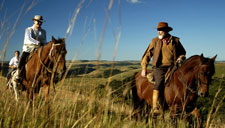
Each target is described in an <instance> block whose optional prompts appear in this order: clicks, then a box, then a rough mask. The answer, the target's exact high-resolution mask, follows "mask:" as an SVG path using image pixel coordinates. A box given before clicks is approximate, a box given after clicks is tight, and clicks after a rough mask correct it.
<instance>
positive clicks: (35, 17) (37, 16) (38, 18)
mask: <svg viewBox="0 0 225 128" xmlns="http://www.w3.org/2000/svg"><path fill="white" fill-rule="evenodd" d="M32 20H33V21H34V20H36V21H40V22H45V21H44V20H43V17H42V16H40V15H35V16H34V18H32Z"/></svg>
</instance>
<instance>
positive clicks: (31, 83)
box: [15, 37, 67, 100]
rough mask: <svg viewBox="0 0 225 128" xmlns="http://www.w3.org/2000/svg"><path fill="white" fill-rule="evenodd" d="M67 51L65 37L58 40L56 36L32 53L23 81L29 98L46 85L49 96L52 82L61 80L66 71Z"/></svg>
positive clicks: (46, 92) (45, 94) (46, 93)
mask: <svg viewBox="0 0 225 128" xmlns="http://www.w3.org/2000/svg"><path fill="white" fill-rule="evenodd" d="M66 53H67V51H66V47H65V39H58V40H56V39H55V38H54V37H52V41H50V42H49V43H47V44H46V45H44V46H42V47H40V48H38V49H37V50H36V51H34V52H33V53H32V57H31V58H30V59H29V60H28V61H27V63H26V65H25V71H24V73H23V80H22V82H21V83H22V87H23V90H26V91H27V97H28V99H30V100H33V94H38V93H39V91H40V88H41V87H44V96H45V99H46V98H47V96H48V94H49V90H50V84H54V83H56V82H58V81H59V80H61V79H62V77H63V75H64V73H65V71H66V64H65V63H66V61H65V56H66ZM18 86H19V85H18ZM20 87H21V85H20ZM53 87H54V86H53ZM15 93H16V92H15Z"/></svg>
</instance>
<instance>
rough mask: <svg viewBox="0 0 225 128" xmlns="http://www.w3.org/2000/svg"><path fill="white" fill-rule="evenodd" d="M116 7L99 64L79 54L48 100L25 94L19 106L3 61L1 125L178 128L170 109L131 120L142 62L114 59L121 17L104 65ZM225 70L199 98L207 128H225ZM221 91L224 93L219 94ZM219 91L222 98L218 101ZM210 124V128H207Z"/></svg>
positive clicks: (222, 67) (182, 126)
mask: <svg viewBox="0 0 225 128" xmlns="http://www.w3.org/2000/svg"><path fill="white" fill-rule="evenodd" d="M84 2H85V0H81V2H80V4H79V5H78V7H77V8H76V9H75V10H74V16H73V17H72V19H71V22H70V24H69V26H68V29H67V32H66V35H65V37H66V38H67V39H68V38H70V36H71V34H72V30H73V26H74V24H75V21H76V19H77V16H78V14H79V12H80V10H81V9H82V5H83V3H84ZM118 2H120V1H118ZM2 3H4V2H2ZM34 5H35V3H34V2H32V3H31V5H30V6H29V7H28V9H27V10H26V11H24V14H23V15H22V16H21V17H19V21H21V20H22V19H23V17H24V15H25V14H26V13H27V12H28V11H29V10H30V9H31V8H32V7H33V6H34ZM112 5H113V0H110V3H109V6H108V8H107V10H106V18H105V22H104V27H103V29H102V33H101V37H100V42H99V46H98V49H97V61H77V60H76V57H77V54H78V52H77V53H76V54H75V55H74V58H73V60H72V61H70V62H68V63H67V67H68V68H69V71H68V75H67V77H66V79H65V81H64V82H63V84H60V83H59V84H57V85H56V93H53V90H51V92H50V96H49V101H48V102H45V101H44V100H43V96H42V91H41V92H40V94H39V95H38V96H37V100H36V101H35V102H33V104H29V103H28V102H27V99H26V98H25V92H23V93H22V94H21V95H20V97H19V98H20V100H19V102H18V103H16V102H15V100H14V97H13V95H12V93H11V91H10V90H6V89H5V88H6V86H5V85H6V78H5V75H6V73H7V68H6V67H7V64H4V63H2V65H1V69H0V70H1V72H2V76H0V94H1V95H0V127H2V128H8V127H35V128H39V127H40V128H42V127H63V128H64V127H65V128H71V127H82V128H83V127H84V128H87V127H104V128H107V127H110V128H111V127H121V128H137V127H138V128H139V127H144V128H145V127H146V128H147V127H155V128H161V127H168V128H173V127H174V125H173V122H172V121H171V120H170V118H169V112H168V111H167V112H166V113H165V117H164V119H158V120H157V121H155V120H153V119H152V118H146V119H144V120H136V119H134V118H132V116H133V115H132V102H131V101H132V100H131V95H130V93H131V92H130V90H129V88H128V87H129V86H128V85H129V84H130V80H131V77H132V75H133V73H134V72H136V71H139V70H140V64H139V62H133V61H123V62H115V61H114V60H115V56H116V51H117V47H118V43H119V39H120V35H121V24H120V23H121V19H120V16H119V24H120V25H119V32H117V33H115V32H114V30H113V28H112V30H113V34H114V38H115V48H114V54H113V61H112V62H109V61H100V59H101V58H100V57H101V48H102V44H103V38H104V32H105V28H106V25H107V22H108V20H109V22H110V18H109V17H110V15H109V13H110V10H111V7H112ZM118 5H119V4H118ZM21 13H22V11H21ZM119 15H120V10H119ZM94 21H95V19H94ZM110 23H111V22H110ZM18 24H19V22H18V21H17V22H15V25H14V26H15V27H13V31H12V32H11V33H10V32H9V38H8V37H7V36H6V37H7V39H5V40H6V41H5V42H4V49H3V50H2V51H3V52H2V54H0V58H1V59H2V62H4V55H5V51H6V47H7V44H8V41H9V39H10V38H11V36H12V35H13V34H14V31H15V29H16V26H18ZM111 24H112V23H111ZM111 26H112V25H111ZM3 28H4V27H3ZM3 31H5V30H3ZM94 34H95V35H97V34H96V33H94ZM0 36H2V35H0ZM4 36H5V35H4ZM85 37H86V34H85V35H84V39H82V43H81V44H80V47H81V46H82V44H83V43H84V40H85ZM96 40H97V39H96ZM80 47H79V48H80ZM78 51H79V50H78ZM224 72H225V64H224V63H216V74H215V75H214V77H213V81H212V84H211V86H210V90H209V91H210V95H209V97H208V98H199V99H198V102H197V103H198V104H197V106H198V107H199V108H200V113H201V116H202V117H203V123H204V126H207V127H208V126H209V127H225V123H224V119H225V117H224V115H225V104H224V103H223V101H224V99H223V98H224V96H225V93H224V92H225V91H224V86H225V85H224V78H221V76H222V74H224ZM219 87H221V88H219ZM220 89H221V91H218V90H220ZM217 92H218V93H217ZM216 93H217V94H218V95H217V96H216V98H215V94H216ZM213 99H214V100H213ZM208 120H209V124H208V125H206V122H207V121H208ZM194 122H195V121H194ZM177 127H179V128H185V127H196V124H195V123H194V124H189V123H188V122H187V121H185V120H182V119H178V126H177Z"/></svg>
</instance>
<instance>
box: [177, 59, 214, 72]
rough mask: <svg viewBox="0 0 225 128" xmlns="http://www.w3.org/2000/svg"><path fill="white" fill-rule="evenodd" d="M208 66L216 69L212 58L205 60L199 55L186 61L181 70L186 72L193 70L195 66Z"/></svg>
mask: <svg viewBox="0 0 225 128" xmlns="http://www.w3.org/2000/svg"><path fill="white" fill-rule="evenodd" d="M203 64H204V65H208V66H210V67H213V68H214V62H213V61H212V60H211V59H210V58H205V57H203V55H202V56H199V55H193V56H191V57H189V58H188V59H187V60H185V61H184V63H183V64H182V65H181V67H180V68H181V69H184V67H185V69H184V72H185V73H186V72H187V71H190V70H192V69H193V68H194V67H195V66H198V65H203Z"/></svg>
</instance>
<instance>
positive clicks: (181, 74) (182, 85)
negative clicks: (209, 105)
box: [132, 54, 216, 126]
mask: <svg viewBox="0 0 225 128" xmlns="http://www.w3.org/2000/svg"><path fill="white" fill-rule="evenodd" d="M215 59H216V56H214V57H213V58H211V59H210V58H205V57H204V56H203V54H201V56H199V55H194V56H191V57H190V58H188V59H187V60H186V61H185V62H184V63H183V64H182V65H181V66H180V67H179V68H178V69H176V70H175V71H174V72H173V74H172V75H171V77H170V78H169V80H167V82H166V83H165V87H164V90H163V91H161V93H162V94H161V98H163V99H164V103H165V104H166V105H165V107H164V108H163V110H166V109H169V110H170V117H171V118H172V119H175V117H176V115H177V114H178V113H181V112H182V113H183V112H186V113H191V114H193V115H194V116H195V117H196V118H197V123H198V126H199V125H200V114H199V112H198V109H197V107H196V100H197V98H198V96H200V97H205V96H207V95H208V88H209V84H210V81H211V78H212V76H213V74H214V73H215V67H214V62H215ZM153 87H154V84H152V83H150V82H149V81H148V79H147V78H146V77H142V76H141V72H138V73H136V74H135V75H134V85H133V88H132V94H133V100H134V110H135V109H138V108H139V103H141V102H143V101H145V102H147V104H148V106H152V95H153ZM182 113H181V114H182Z"/></svg>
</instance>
